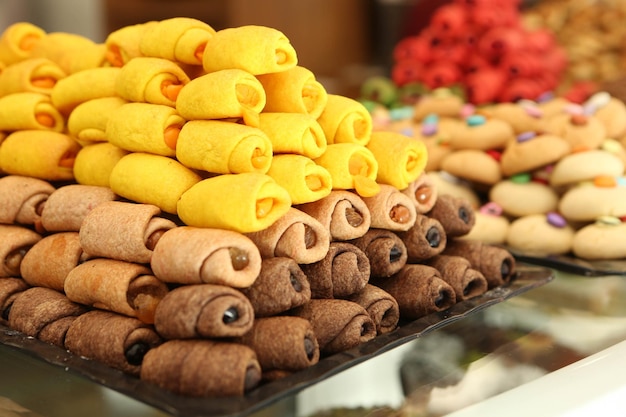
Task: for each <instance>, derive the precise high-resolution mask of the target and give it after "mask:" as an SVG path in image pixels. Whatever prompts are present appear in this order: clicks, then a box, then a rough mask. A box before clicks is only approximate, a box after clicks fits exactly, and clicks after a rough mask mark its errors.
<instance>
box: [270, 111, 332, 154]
mask: <svg viewBox="0 0 626 417" xmlns="http://www.w3.org/2000/svg"><path fill="white" fill-rule="evenodd" d="M259 129H261V130H262V131H264V132H265V133H266V134H267V136H268V137H269V138H270V140H271V141H272V148H273V149H274V153H291V154H298V155H304V156H308V157H309V158H317V157H319V156H321V155H322V154H323V153H324V151H325V150H326V137H325V136H324V131H323V130H322V127H321V126H320V125H319V123H317V120H315V118H313V117H312V116H311V115H308V114H304V113H287V112H284V113H283V112H281V113H268V112H266V111H263V112H262V113H261V114H259Z"/></svg>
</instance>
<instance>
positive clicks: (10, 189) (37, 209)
mask: <svg viewBox="0 0 626 417" xmlns="http://www.w3.org/2000/svg"><path fill="white" fill-rule="evenodd" d="M54 190H55V188H54V187H53V186H52V184H50V183H49V182H47V181H44V180H41V179H38V178H33V177H25V176H21V175H7V176H4V177H0V223H2V224H14V223H17V224H24V225H36V226H38V227H41V213H42V211H43V207H44V205H45V203H46V200H48V197H49V196H50V194H52V193H53V192H54ZM38 230H39V229H38Z"/></svg>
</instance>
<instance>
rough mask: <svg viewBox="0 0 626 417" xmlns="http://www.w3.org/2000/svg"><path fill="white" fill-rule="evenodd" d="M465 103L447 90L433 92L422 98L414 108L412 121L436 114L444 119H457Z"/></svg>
mask: <svg viewBox="0 0 626 417" xmlns="http://www.w3.org/2000/svg"><path fill="white" fill-rule="evenodd" d="M464 105H465V102H464V101H463V99H462V98H461V97H460V96H458V95H455V94H453V93H452V91H450V90H449V89H447V88H441V89H436V90H434V91H433V92H432V93H431V94H428V95H425V96H422V97H421V98H420V99H419V100H418V101H417V102H416V103H415V106H414V111H413V120H415V121H421V120H422V119H424V118H425V117H427V116H429V115H431V114H436V115H439V116H444V117H459V116H460V115H461V112H462V110H463V106H464Z"/></svg>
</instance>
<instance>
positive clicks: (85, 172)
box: [74, 142, 129, 187]
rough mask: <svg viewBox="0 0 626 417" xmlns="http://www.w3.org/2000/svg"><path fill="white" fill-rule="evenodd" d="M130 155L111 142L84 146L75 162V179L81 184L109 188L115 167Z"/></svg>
mask: <svg viewBox="0 0 626 417" xmlns="http://www.w3.org/2000/svg"><path fill="white" fill-rule="evenodd" d="M128 154H129V152H128V151H125V150H124V149H121V148H118V147H117V146H115V145H111V144H110V143H109V142H101V143H96V144H94V145H89V146H84V147H83V148H81V149H80V150H79V151H78V154H77V155H76V159H75V160H74V178H75V179H76V182H78V183H79V184H83V185H98V186H100V187H108V186H109V177H110V176H111V171H113V167H115V165H116V164H117V163H118V162H119V160H120V159H122V157H124V156H126V155H128Z"/></svg>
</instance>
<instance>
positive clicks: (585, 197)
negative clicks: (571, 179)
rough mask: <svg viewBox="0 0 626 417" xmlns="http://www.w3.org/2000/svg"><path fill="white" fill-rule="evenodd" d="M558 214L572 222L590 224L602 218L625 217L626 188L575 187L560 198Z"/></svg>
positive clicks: (589, 184) (588, 184)
mask: <svg viewBox="0 0 626 417" xmlns="http://www.w3.org/2000/svg"><path fill="white" fill-rule="evenodd" d="M559 212H560V213H561V214H562V215H563V217H565V218H566V219H567V220H569V221H573V222H591V221H595V220H596V219H598V218H600V217H602V216H615V217H623V216H626V186H618V185H616V186H614V187H599V186H596V185H594V184H591V183H583V184H580V185H577V186H575V187H573V188H570V189H569V190H567V191H566V192H565V194H563V196H561V200H560V201H559Z"/></svg>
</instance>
